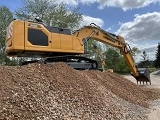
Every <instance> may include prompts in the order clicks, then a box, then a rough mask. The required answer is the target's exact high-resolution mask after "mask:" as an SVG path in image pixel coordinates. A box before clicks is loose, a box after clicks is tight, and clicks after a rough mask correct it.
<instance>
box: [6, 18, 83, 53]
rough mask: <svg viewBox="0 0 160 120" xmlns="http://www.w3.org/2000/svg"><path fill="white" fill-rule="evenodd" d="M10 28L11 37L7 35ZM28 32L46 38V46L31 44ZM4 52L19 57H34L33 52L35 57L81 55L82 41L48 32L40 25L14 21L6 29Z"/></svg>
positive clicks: (72, 36) (71, 36)
mask: <svg viewBox="0 0 160 120" xmlns="http://www.w3.org/2000/svg"><path fill="white" fill-rule="evenodd" d="M11 27H12V35H9V29H11ZM29 30H31V31H38V32H37V33H42V34H43V36H45V37H46V38H47V43H46V44H47V45H36V44H32V43H31V42H30V40H29V37H28V36H29V34H30V33H29ZM39 35H40V34H34V35H33V38H34V37H35V36H39ZM33 41H34V40H33ZM34 42H36V43H38V42H39V41H38V39H37V41H34ZM41 42H42V41H41ZM6 52H7V54H8V55H9V56H12V55H17V56H21V53H22V52H23V54H22V56H23V55H24V54H25V53H31V54H29V55H28V54H26V56H27V55H28V56H32V55H34V52H35V55H37V54H39V56H41V55H44V56H45V54H48V53H56V54H57V53H58V55H60V54H66V55H67V54H83V53H84V46H83V44H82V40H81V39H80V38H77V37H75V36H74V35H67V34H60V33H55V32H50V31H49V30H48V29H47V28H46V27H45V26H44V25H43V24H40V23H36V22H35V23H34V22H27V21H20V20H15V21H13V22H12V23H11V24H10V25H9V27H8V28H7V37H6Z"/></svg>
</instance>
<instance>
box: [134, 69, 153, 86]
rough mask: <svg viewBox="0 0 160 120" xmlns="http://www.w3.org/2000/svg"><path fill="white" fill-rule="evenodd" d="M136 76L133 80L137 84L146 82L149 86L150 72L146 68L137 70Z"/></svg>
mask: <svg viewBox="0 0 160 120" xmlns="http://www.w3.org/2000/svg"><path fill="white" fill-rule="evenodd" d="M137 70H138V76H136V77H135V79H136V80H137V84H138V82H140V84H141V82H143V84H144V83H145V82H146V84H147V82H149V83H150V85H151V80H150V71H149V69H147V68H138V69H137Z"/></svg>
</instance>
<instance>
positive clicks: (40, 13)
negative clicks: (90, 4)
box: [15, 0, 82, 29]
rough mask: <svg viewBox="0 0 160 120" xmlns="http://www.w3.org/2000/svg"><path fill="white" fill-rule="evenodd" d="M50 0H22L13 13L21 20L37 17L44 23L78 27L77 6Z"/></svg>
mask: <svg viewBox="0 0 160 120" xmlns="http://www.w3.org/2000/svg"><path fill="white" fill-rule="evenodd" d="M55 3H56V0H55V1H52V2H51V1H50V0H22V6H21V7H19V8H18V9H17V10H16V11H15V15H16V17H17V18H18V19H21V20H34V19H35V18H39V19H41V20H42V21H44V23H45V24H46V25H52V26H59V27H63V28H72V29H73V28H76V27H79V21H80V20H82V14H81V13H79V8H69V7H68V6H67V5H66V4H63V3H61V4H55Z"/></svg>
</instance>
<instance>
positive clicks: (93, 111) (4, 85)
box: [0, 63, 160, 120]
mask: <svg viewBox="0 0 160 120" xmlns="http://www.w3.org/2000/svg"><path fill="white" fill-rule="evenodd" d="M159 96H160V95H159V91H158V90H151V89H147V88H143V87H140V86H137V85H136V84H134V83H132V82H130V81H128V80H127V79H125V78H124V77H122V76H120V75H118V74H115V73H108V72H103V73H102V72H100V71H77V70H74V69H73V68H71V67H70V66H68V65H66V64H65V63H57V64H54V65H41V64H31V65H28V66H12V67H10V66H0V119H42V120H43V119H47V120H50V119H56V120H57V119H65V120H66V119H124V118H125V119H127V118H132V119H135V120H138V119H142V116H143V114H142V113H143V112H144V113H145V111H144V110H146V108H145V107H147V106H148V104H147V101H148V100H151V99H157V98H158V97H159ZM133 116H134V118H133ZM143 117H144V116H143Z"/></svg>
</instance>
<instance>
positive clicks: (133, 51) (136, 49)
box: [131, 47, 140, 59]
mask: <svg viewBox="0 0 160 120" xmlns="http://www.w3.org/2000/svg"><path fill="white" fill-rule="evenodd" d="M131 51H132V56H133V58H134V59H136V55H137V54H139V53H140V50H139V49H138V48H137V47H133V48H132V50H131Z"/></svg>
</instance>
